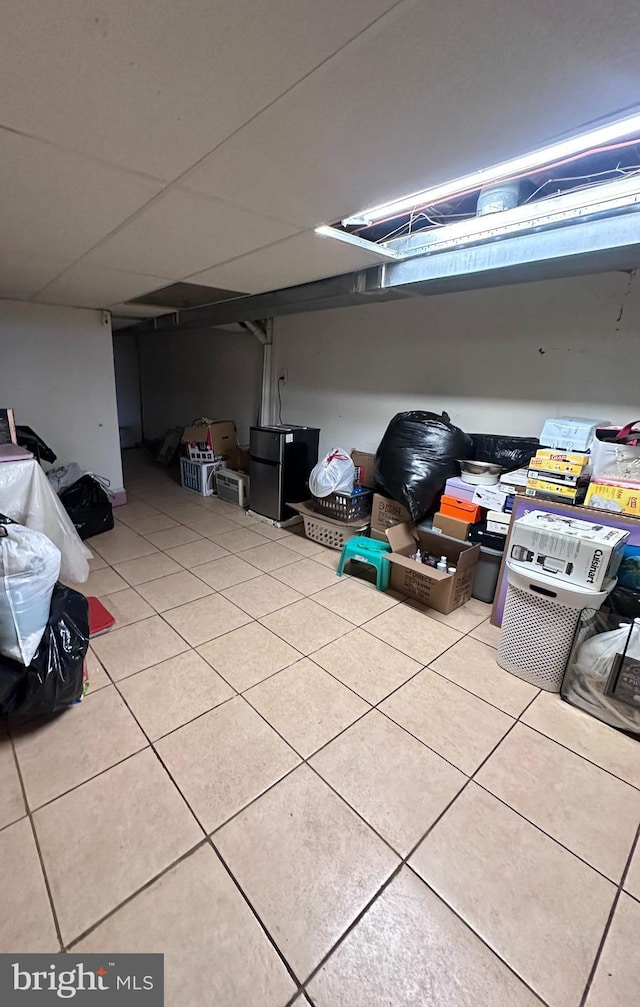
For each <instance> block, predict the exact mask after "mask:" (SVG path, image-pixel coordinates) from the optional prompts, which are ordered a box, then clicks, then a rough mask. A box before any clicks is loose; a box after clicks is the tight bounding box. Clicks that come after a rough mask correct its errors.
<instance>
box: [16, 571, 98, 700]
mask: <svg viewBox="0 0 640 1007" xmlns="http://www.w3.org/2000/svg"><path fill="white" fill-rule="evenodd" d="M88 646H89V606H88V603H87V599H86V598H85V596H84V595H83V594H80V592H79V591H74V590H73V589H72V588H70V587H65V585H64V584H60V583H58V584H56V586H55V587H54V589H53V595H52V597H51V609H50V612H49V621H48V623H47V626H46V629H45V631H44V634H43V636H42V639H41V641H40V643H39V644H38V649H37V651H36V652H35V655H34V657H33V660H32V662H31V664H29V665H28V666H27V667H26V668H25V666H24V665H23V664H19V662H18V661H12V660H10V658H7V657H0V715H2V716H9V715H12V716H14V715H15V716H23V715H29V716H34V715H37V714H38V715H39V714H46V713H57V711H58V710H63V709H64V708H65V707H67V706H70V705H71V704H72V703H75V702H76V701H77V700H78V699H80V698H81V696H82V692H83V688H84V659H85V656H86V653H87V648H88Z"/></svg>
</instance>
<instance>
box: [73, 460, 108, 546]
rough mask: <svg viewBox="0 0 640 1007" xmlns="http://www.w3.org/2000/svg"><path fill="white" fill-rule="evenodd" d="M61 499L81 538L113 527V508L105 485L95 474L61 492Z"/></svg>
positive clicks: (90, 536) (83, 477)
mask: <svg viewBox="0 0 640 1007" xmlns="http://www.w3.org/2000/svg"><path fill="white" fill-rule="evenodd" d="M60 500H61V502H62V505H63V507H64V509H65V510H66V512H67V514H68V515H69V517H70V518H71V520H72V521H73V523H74V525H75V528H76V531H77V532H78V535H79V536H80V538H81V539H83V540H84V539H86V538H92V537H93V536H94V535H100V534H101V533H102V532H103V531H110V530H111V529H112V528H113V508H112V506H111V503H110V501H109V497H108V496H107V494H106V493H105V491H104V489H103V487H102V486H101V485H100V483H99V482H98V480H97V479H94V477H93V476H90V475H86V476H82V478H81V479H78V481H77V482H75V483H74V484H73V486H69V487H68V488H67V489H66V490H63V491H62V493H61V494H60Z"/></svg>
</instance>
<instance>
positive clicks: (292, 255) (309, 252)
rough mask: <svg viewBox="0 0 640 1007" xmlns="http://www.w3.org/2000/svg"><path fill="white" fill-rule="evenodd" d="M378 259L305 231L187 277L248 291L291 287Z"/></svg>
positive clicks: (254, 291)
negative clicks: (239, 286)
mask: <svg viewBox="0 0 640 1007" xmlns="http://www.w3.org/2000/svg"><path fill="white" fill-rule="evenodd" d="M380 261H381V259H380V256H379V255H375V254H371V253H370V252H367V251H365V250H363V249H360V248H356V247H355V246H352V245H342V244H339V243H338V242H335V241H331V240H329V239H328V238H322V237H320V235H317V234H314V233H313V232H312V231H307V232H305V233H304V234H296V235H294V237H292V238H285V239H284V241H278V242H276V243H275V244H273V245H269V246H268V247H267V248H261V249H259V250H258V251H256V252H249V254H248V255H242V256H241V257H240V258H239V259H234V261H233V262H224V263H222V264H221V265H220V266H214V268H213V269H206V270H205V271H204V272H203V273H196V274H195V276H191V277H189V279H190V281H191V282H193V283H207V284H209V283H211V284H215V285H216V286H217V285H223V286H232V287H235V286H237V285H238V284H241V286H242V287H243V289H244V290H246V291H247V292H248V293H251V294H259V293H262V292H263V291H265V290H277V289H278V288H279V287H292V286H295V285H296V284H298V283H306V282H307V281H309V280H320V279H322V278H323V277H325V276H336V275H337V274H338V273H349V272H351V271H352V270H356V269H364V268H365V267H366V266H371V265H374V264H375V263H379V262H380Z"/></svg>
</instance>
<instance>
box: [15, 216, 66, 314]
mask: <svg viewBox="0 0 640 1007" xmlns="http://www.w3.org/2000/svg"><path fill="white" fill-rule="evenodd" d="M0 230H1V229H0ZM68 265H69V262H68V260H66V261H65V260H64V259H60V258H54V257H50V258H49V257H47V258H41V257H40V256H35V255H25V254H24V253H22V252H13V251H11V250H10V249H6V248H2V247H0V297H4V298H13V299H14V300H16V301H22V300H28V299H29V298H30V297H33V295H34V294H35V293H37V292H38V290H40V289H41V288H42V287H44V286H45V284H47V283H49V282H50V280H53V279H54V277H56V276H58V274H59V273H60V272H62V270H63V269H65V268H66V266H68Z"/></svg>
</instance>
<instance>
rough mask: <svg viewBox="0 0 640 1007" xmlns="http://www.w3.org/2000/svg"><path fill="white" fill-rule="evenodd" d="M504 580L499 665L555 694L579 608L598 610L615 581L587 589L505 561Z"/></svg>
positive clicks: (568, 651) (565, 661) (574, 629)
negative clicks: (504, 594) (505, 576)
mask: <svg viewBox="0 0 640 1007" xmlns="http://www.w3.org/2000/svg"><path fill="white" fill-rule="evenodd" d="M507 581H508V589H507V598H506V601H505V606H504V613H503V616H502V632H501V634H500V643H499V645H498V656H497V661H498V664H499V665H500V667H501V668H504V669H505V671H509V672H511V674H512V675H516V676H517V677H518V678H522V679H524V681H525V682H530V683H531V684H532V685H535V686H537V687H538V688H539V689H546V691H547V692H560V687H561V685H562V679H563V676H564V671H565V668H566V665H567V661H568V659H569V655H570V653H571V647H572V644H573V638H574V634H575V631H576V627H577V625H578V622H579V619H580V612H581V610H582V609H583V608H587V607H588V608H599V607H600V605H601V604H602V602H603V601H604V600H605V598H606V597H607V595H608V594H609V592H610V591H611V590H612V589H613V588H614V587H615V583H616V582H615V581H614V580H612V581H610V582H609V584H608V585H607V586H606V587H605V589H604V590H602V591H590V590H588V589H587V588H580V587H577V586H569V585H568V584H564V583H559V582H558V581H556V580H553V579H552V578H551V577H547V576H545V575H544V574H539V573H537V572H535V571H526V570H522V569H520V568H516V567H513V566H511V564H510V563H507Z"/></svg>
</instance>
